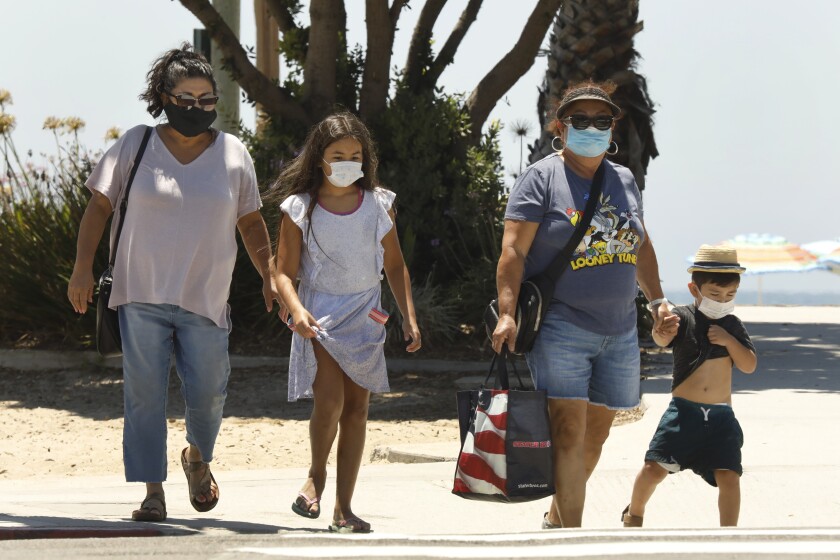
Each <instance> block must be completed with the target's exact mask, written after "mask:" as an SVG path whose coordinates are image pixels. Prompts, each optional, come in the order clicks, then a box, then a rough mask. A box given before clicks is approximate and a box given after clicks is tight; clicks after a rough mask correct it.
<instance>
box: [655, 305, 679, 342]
mask: <svg viewBox="0 0 840 560" xmlns="http://www.w3.org/2000/svg"><path fill="white" fill-rule="evenodd" d="M679 328H680V318H679V316H678V315H675V314H674V313H672V312H671V310H670V309H669V308H668V304H667V303H664V304H661V305H659V306H657V307H656V308H655V309H654V310H653V330H654V332H655V333H656V334H657V335H659V336H661V337H662V338H666V339H672V338H674V337H675V336H677V331H678V330H679Z"/></svg>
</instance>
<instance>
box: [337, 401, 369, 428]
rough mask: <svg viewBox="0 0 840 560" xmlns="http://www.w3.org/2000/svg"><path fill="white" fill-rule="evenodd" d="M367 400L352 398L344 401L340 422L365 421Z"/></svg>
mask: <svg viewBox="0 0 840 560" xmlns="http://www.w3.org/2000/svg"><path fill="white" fill-rule="evenodd" d="M367 417H368V402H367V400H364V401H362V400H352V401H350V402H345V403H344V409H343V410H342V412H341V422H342V423H344V422H367Z"/></svg>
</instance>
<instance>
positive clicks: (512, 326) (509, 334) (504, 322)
mask: <svg viewBox="0 0 840 560" xmlns="http://www.w3.org/2000/svg"><path fill="white" fill-rule="evenodd" d="M492 341H493V351H494V352H496V354H501V353H502V345H503V344H505V343H507V345H508V350H509V351H511V352H513V347H514V345H515V344H516V321H514V320H513V317H511V316H510V315H508V314H504V315H501V316H500V317H499V322H498V323H496V330H494V331H493V336H492Z"/></svg>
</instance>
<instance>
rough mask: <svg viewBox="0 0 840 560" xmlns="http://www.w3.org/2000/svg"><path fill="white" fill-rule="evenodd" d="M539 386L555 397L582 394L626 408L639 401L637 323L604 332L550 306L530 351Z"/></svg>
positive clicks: (593, 400) (530, 363)
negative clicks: (611, 333) (626, 328)
mask: <svg viewBox="0 0 840 560" xmlns="http://www.w3.org/2000/svg"><path fill="white" fill-rule="evenodd" d="M525 359H526V361H527V362H528V368H529V369H530V370H531V378H532V379H533V380H534V386H535V387H536V388H537V389H545V390H546V391H547V393H548V396H549V397H550V398H555V399H577V400H584V401H589V402H591V403H592V404H597V405H601V406H606V407H607V408H609V409H613V410H621V409H629V408H635V407H636V406H638V405H639V396H640V394H641V392H640V373H641V370H640V367H641V365H640V359H639V337H638V333H637V331H636V328H635V327H634V328H633V329H632V330H630V331H628V332H626V333H624V334H621V335H618V336H604V335H600V334H596V333H593V332H590V331H587V330H585V329H581V328H580V327H577V326H575V325H573V324H572V323H569V322H568V321H564V320H563V319H561V318H560V316H559V313H557V312H553V311H552V310H549V312H548V314H547V315H546V318H545V321H544V322H543V325H542V327H541V328H540V332H539V334H538V335H537V340H536V342H535V343H534V348H533V349H532V350H531V351H530V352H529V353H528V354H526V355H525Z"/></svg>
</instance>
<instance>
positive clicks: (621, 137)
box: [530, 0, 659, 189]
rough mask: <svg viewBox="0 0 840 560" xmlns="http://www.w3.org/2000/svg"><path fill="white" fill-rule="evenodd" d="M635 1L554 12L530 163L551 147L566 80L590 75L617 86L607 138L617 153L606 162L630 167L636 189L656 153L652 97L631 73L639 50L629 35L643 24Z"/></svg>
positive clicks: (574, 2)
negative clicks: (617, 110) (616, 110)
mask: <svg viewBox="0 0 840 560" xmlns="http://www.w3.org/2000/svg"><path fill="white" fill-rule="evenodd" d="M643 26H644V24H643V22H641V21H639V0H629V1H628V0H567V1H565V2H563V6H562V7H561V8H560V9H559V10H558V12H557V18H556V19H555V22H554V27H553V29H552V34H551V39H550V45H551V46H550V51H549V53H548V70H547V72H546V76H545V81H544V83H543V87H542V88H541V89H540V97H539V101H538V102H537V111H538V113H539V119H540V125H541V129H542V135H541V136H540V138H539V140H537V142H536V143H535V144H534V148H533V150H532V152H531V157H530V161H531V162H532V163H533V162H535V161H537V160H539V159H541V158H543V157H545V156H546V155H548V154H550V153H551V151H552V148H551V140H552V138H553V137H554V134H553V129H554V127H553V121H554V111H555V108H556V107H557V103H558V101H559V100H560V97H561V96H562V94H563V90H565V89H566V88H567V87H568V86H569V85H571V84H574V83H575V82H579V81H583V80H586V79H589V78H592V79H593V80H595V81H603V80H612V81H613V82H615V84H616V85H617V86H618V89H617V90H616V92H615V93H614V94H613V96H612V98H613V101H614V102H615V103H616V104H617V105H618V106H619V107H621V108H622V110H623V111H624V116H623V118H622V119H621V120H619V121H618V124H617V125H616V130H615V133H614V135H613V139H614V140H615V142H616V143H617V144H618V147H619V151H618V154H616V155H614V156H608V157H609V159H610V160H611V161H614V162H616V163H619V164H621V165H624V166H625V167H628V168H630V170H631V171H632V172H633V175H634V177H635V178H636V183H638V185H639V189H644V188H645V173H646V172H647V166H648V163H649V162H650V159H651V158H654V157H656V156H657V155H659V152H658V151H657V149H656V142H655V141H654V137H653V118H652V117H653V113H654V112H655V111H654V109H653V101H652V100H651V98H650V96H649V95H648V92H647V82H646V80H645V78H644V76H642V75H641V74H639V73H638V72H636V62H637V59H638V57H639V53H638V52H636V50H635V49H634V48H633V38H634V37H635V35H636V34H637V33H638V32H640V31H641V30H642V29H643Z"/></svg>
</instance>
